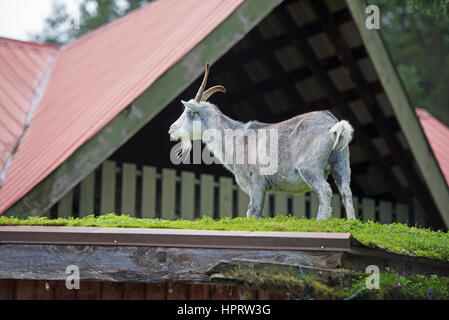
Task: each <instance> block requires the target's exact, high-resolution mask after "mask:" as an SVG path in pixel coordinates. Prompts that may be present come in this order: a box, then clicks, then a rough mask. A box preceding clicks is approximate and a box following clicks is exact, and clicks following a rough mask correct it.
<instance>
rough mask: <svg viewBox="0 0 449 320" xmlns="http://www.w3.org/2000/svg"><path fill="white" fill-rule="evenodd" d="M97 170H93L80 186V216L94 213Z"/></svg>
mask: <svg viewBox="0 0 449 320" xmlns="http://www.w3.org/2000/svg"><path fill="white" fill-rule="evenodd" d="M94 193H95V171H93V172H91V173H90V174H89V175H88V176H87V177H86V178H85V179H84V180H83V181H81V186H80V212H79V216H80V217H85V216H88V215H91V214H94V213H95V212H94Z"/></svg>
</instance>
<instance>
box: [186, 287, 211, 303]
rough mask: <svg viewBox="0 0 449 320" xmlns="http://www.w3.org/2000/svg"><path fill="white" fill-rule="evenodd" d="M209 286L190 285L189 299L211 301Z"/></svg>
mask: <svg viewBox="0 0 449 320" xmlns="http://www.w3.org/2000/svg"><path fill="white" fill-rule="evenodd" d="M209 288H210V285H208V284H190V285H189V299H190V300H209Z"/></svg>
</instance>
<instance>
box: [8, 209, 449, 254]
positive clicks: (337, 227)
mask: <svg viewBox="0 0 449 320" xmlns="http://www.w3.org/2000/svg"><path fill="white" fill-rule="evenodd" d="M1 225H34V226H83V227H122V228H166V229H200V230H242V231H293V232H349V233H351V234H352V236H353V237H354V238H356V239H357V240H358V241H360V242H361V243H362V244H364V245H368V246H376V247H380V248H385V249H387V250H390V251H392V252H397V253H402V254H409V255H417V256H423V257H429V258H435V259H442V260H447V261H449V233H447V232H442V231H432V230H429V229H420V228H416V227H409V226H407V225H405V224H400V223H392V224H380V223H378V222H371V221H369V222H362V221H359V220H353V221H348V220H345V219H337V218H332V219H330V220H327V221H318V220H315V219H304V218H298V217H294V216H276V217H274V218H262V219H247V218H224V219H219V220H214V219H212V218H210V217H207V216H204V217H202V218H200V219H197V220H193V221H192V220H184V219H180V220H175V221H171V220H162V219H140V218H134V217H130V216H129V215H115V214H113V213H111V214H106V215H102V216H98V217H95V216H87V217H83V218H72V217H69V218H67V219H62V218H58V219H48V218H46V217H29V218H27V219H19V218H14V217H4V216H0V226H1Z"/></svg>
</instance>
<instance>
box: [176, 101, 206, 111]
mask: <svg viewBox="0 0 449 320" xmlns="http://www.w3.org/2000/svg"><path fill="white" fill-rule="evenodd" d="M181 103H182V104H183V105H184V107H186V108H187V109H190V110H192V111H194V112H200V111H201V109H202V107H201V105H200V104H198V103H197V102H196V101H195V100H193V99H192V100H190V101H184V100H181Z"/></svg>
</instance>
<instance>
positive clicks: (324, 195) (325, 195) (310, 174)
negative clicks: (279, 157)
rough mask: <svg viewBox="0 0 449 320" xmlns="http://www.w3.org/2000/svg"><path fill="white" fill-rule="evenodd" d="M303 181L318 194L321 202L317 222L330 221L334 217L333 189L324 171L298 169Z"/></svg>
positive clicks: (318, 169)
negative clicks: (332, 206) (332, 205)
mask: <svg viewBox="0 0 449 320" xmlns="http://www.w3.org/2000/svg"><path fill="white" fill-rule="evenodd" d="M298 171H299V172H300V174H301V176H302V178H303V180H304V181H305V182H306V183H307V184H308V185H309V186H310V187H311V188H312V190H313V191H315V192H316V193H317V194H318V199H319V201H320V204H319V207H318V214H317V217H316V218H317V220H328V219H329V218H330V217H331V215H332V210H331V206H330V204H331V198H332V188H331V186H330V184H329V183H328V182H327V181H326V179H325V177H324V170H323V169H320V168H313V169H311V168H307V169H304V168H298Z"/></svg>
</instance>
